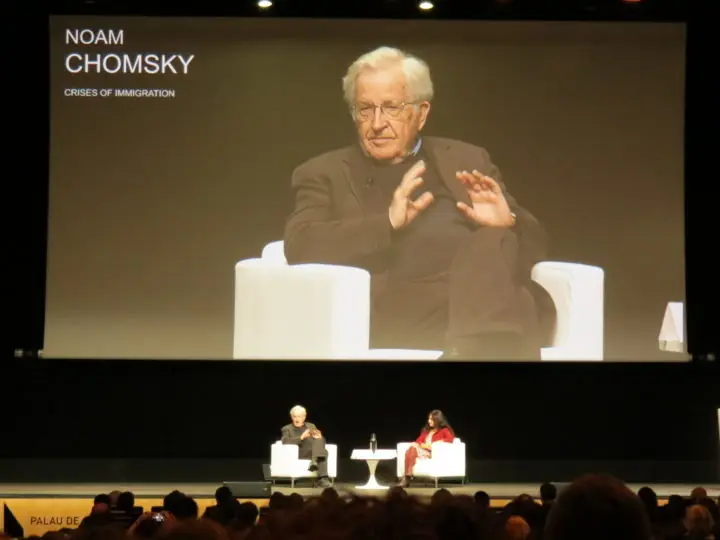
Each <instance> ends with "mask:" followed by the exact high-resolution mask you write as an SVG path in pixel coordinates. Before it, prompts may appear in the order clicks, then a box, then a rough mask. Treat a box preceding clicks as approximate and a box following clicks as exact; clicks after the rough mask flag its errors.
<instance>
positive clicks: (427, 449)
mask: <svg viewBox="0 0 720 540" xmlns="http://www.w3.org/2000/svg"><path fill="white" fill-rule="evenodd" d="M454 440H455V433H454V432H453V429H452V428H451V427H450V424H448V422H447V419H446V418H445V415H444V414H443V413H442V411H439V410H437V409H436V410H434V411H432V412H431V413H430V414H429V415H428V419H427V424H426V425H425V427H423V429H422V431H421V432H420V435H418V438H417V439H415V442H414V443H412V445H411V446H410V448H408V449H407V451H406V452H405V476H403V477H402V478H401V479H400V485H401V486H403V487H407V485H408V483H409V481H410V478H411V477H412V474H413V468H414V467H415V463H416V462H417V460H418V459H428V458H429V457H431V456H432V444H433V443H436V442H453V441H454Z"/></svg>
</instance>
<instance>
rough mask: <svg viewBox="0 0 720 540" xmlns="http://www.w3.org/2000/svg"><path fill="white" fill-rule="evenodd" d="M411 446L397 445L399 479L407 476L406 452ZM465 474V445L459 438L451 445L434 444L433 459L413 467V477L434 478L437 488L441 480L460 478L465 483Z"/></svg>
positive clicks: (443, 443) (440, 442)
mask: <svg viewBox="0 0 720 540" xmlns="http://www.w3.org/2000/svg"><path fill="white" fill-rule="evenodd" d="M411 444H412V443H409V442H401V443H398V445H397V476H398V478H400V477H402V476H404V474H405V452H407V450H408V448H410V445H411ZM465 474H466V472H465V443H464V442H462V441H461V440H460V439H457V438H456V439H455V440H454V441H453V442H451V443H449V442H442V441H439V442H435V443H433V444H432V453H431V457H429V458H427V459H418V460H417V461H416V462H415V466H414V467H413V476H415V477H425V478H432V479H433V480H435V487H436V488H437V487H438V480H439V479H440V478H460V479H462V480H463V481H464V480H465Z"/></svg>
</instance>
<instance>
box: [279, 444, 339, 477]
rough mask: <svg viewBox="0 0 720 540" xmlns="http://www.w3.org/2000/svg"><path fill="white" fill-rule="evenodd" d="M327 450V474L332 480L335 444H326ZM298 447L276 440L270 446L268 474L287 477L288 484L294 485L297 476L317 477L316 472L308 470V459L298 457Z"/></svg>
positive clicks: (335, 453) (335, 456) (334, 471)
mask: <svg viewBox="0 0 720 540" xmlns="http://www.w3.org/2000/svg"><path fill="white" fill-rule="evenodd" d="M325 448H326V449H327V452H328V457H327V466H328V476H329V477H330V480H332V481H333V482H334V481H335V478H337V455H338V453H337V445H335V444H326V445H325ZM299 456H300V448H299V447H298V445H297V444H283V443H282V441H277V442H276V443H275V444H272V445H271V446H270V476H271V477H272V478H273V479H276V478H289V479H290V485H291V486H292V487H295V480H297V479H298V478H317V472H314V471H312V472H311V471H309V470H308V467H309V466H310V460H309V459H300V457H299Z"/></svg>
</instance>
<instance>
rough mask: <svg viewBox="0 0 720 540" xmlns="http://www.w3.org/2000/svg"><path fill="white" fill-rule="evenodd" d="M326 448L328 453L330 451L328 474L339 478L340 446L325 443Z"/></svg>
mask: <svg viewBox="0 0 720 540" xmlns="http://www.w3.org/2000/svg"><path fill="white" fill-rule="evenodd" d="M325 448H326V449H327V453H328V457H327V466H328V476H329V477H330V478H337V470H338V447H337V445H336V444H327V443H325Z"/></svg>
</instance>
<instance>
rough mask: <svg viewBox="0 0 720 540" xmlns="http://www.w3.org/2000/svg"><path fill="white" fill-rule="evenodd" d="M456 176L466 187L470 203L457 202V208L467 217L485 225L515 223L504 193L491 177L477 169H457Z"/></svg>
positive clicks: (509, 225) (510, 225) (510, 224)
mask: <svg viewBox="0 0 720 540" xmlns="http://www.w3.org/2000/svg"><path fill="white" fill-rule="evenodd" d="M456 176H457V179H458V180H459V181H460V182H462V184H463V185H464V186H465V188H466V189H467V191H468V195H469V196H470V201H471V203H472V205H468V204H465V203H463V202H458V203H457V207H458V210H460V211H461V212H462V213H463V214H464V215H465V216H466V217H467V218H468V219H470V220H472V221H474V222H475V223H477V224H478V225H483V226H485V227H512V226H513V225H514V224H515V216H514V214H513V213H512V212H511V211H510V207H509V206H508V203H507V200H506V199H505V195H503V192H502V189H501V188H500V185H499V184H498V183H497V182H496V181H495V180H494V179H493V178H491V177H489V176H485V175H484V174H482V173H480V172H479V171H472V172H468V171H459V172H457V173H456Z"/></svg>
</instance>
